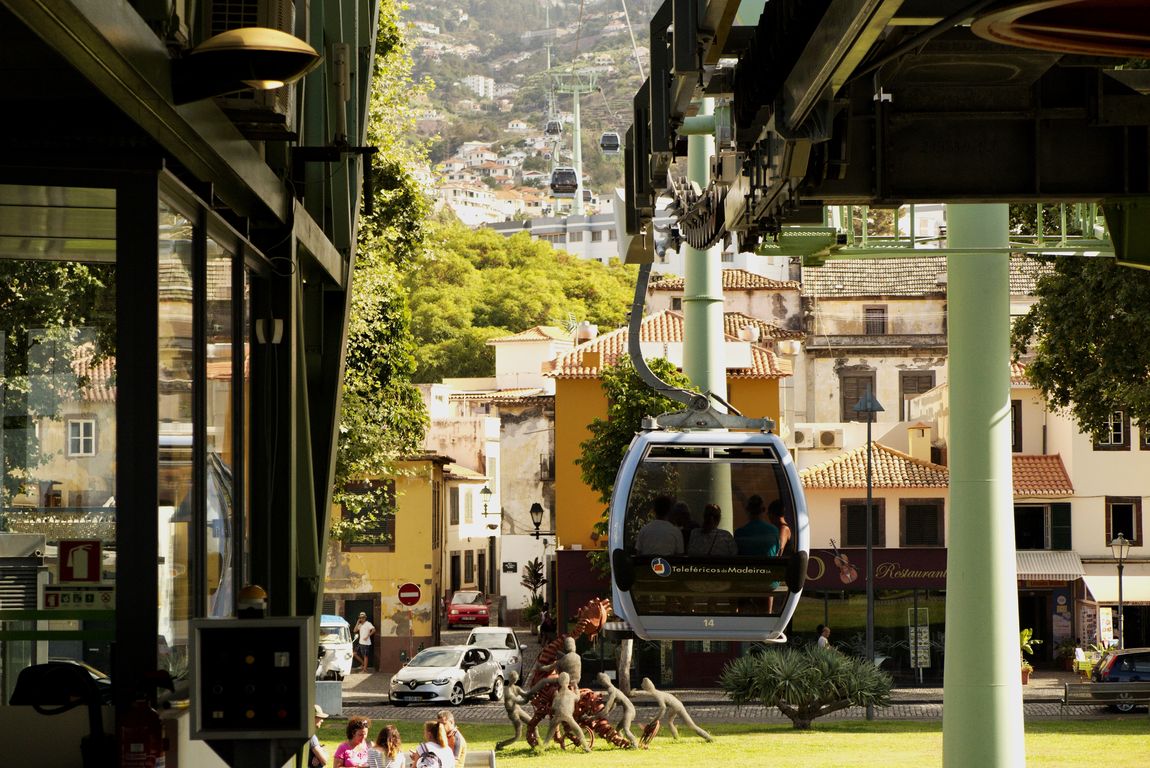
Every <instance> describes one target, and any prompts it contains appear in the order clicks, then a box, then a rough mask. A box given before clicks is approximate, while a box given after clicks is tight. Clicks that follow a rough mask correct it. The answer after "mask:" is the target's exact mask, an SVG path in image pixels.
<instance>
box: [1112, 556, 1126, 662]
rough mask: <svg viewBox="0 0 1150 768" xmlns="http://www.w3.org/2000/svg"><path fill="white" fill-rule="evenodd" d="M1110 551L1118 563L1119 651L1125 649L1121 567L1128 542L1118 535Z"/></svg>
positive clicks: (1124, 560)
mask: <svg viewBox="0 0 1150 768" xmlns="http://www.w3.org/2000/svg"><path fill="white" fill-rule="evenodd" d="M1110 550H1111V551H1112V552H1113V553H1114V559H1115V560H1117V561H1118V647H1119V648H1120V649H1121V648H1125V647H1126V642H1125V637H1124V636H1123V634H1122V566H1123V565H1124V564H1125V562H1126V555H1128V554H1129V553H1130V541H1129V540H1128V539H1127V538H1126V537H1125V536H1124V535H1123V534H1121V533H1120V534H1118V536H1117V537H1116V538H1115V539H1114V541H1112V542H1110Z"/></svg>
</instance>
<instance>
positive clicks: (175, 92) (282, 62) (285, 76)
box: [172, 27, 323, 104]
mask: <svg viewBox="0 0 1150 768" xmlns="http://www.w3.org/2000/svg"><path fill="white" fill-rule="evenodd" d="M321 61H323V57H322V56H320V55H319V54H318V53H316V50H315V49H314V48H312V47H311V46H310V45H308V44H307V43H305V42H304V41H303V40H300V39H299V38H298V37H294V36H292V35H289V34H288V33H287V32H281V31H280V30H278V29H269V28H267V27H242V28H240V29H229V30H228V31H227V32H221V33H220V34H218V35H215V36H214V37H210V38H208V39H207V40H205V41H204V42H202V43H200V44H199V45H197V46H196V47H195V48H193V49H192V50H191V51H189V52H188V54H187V56H185V57H184V58H182V59H176V60H175V61H173V62H172V100H173V101H174V102H175V103H176V104H187V103H188V102H191V101H199V100H200V99H207V98H210V97H212V96H222V95H223V94H225V93H231V92H233V91H242V90H244V89H245V88H254V89H256V90H262V91H267V90H272V89H274V88H282V87H283V86H285V85H287V84H289V83H294V82H295V81H296V80H299V79H300V78H301V77H303V76H304V75H306V74H307V73H308V72H311V71H312V70H313V69H315V68H316V67H318V66H319V65H320V62H321Z"/></svg>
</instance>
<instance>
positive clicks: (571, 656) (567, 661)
mask: <svg viewBox="0 0 1150 768" xmlns="http://www.w3.org/2000/svg"><path fill="white" fill-rule="evenodd" d="M539 671H541V672H555V673H559V672H566V673H567V674H568V675H569V676H570V677H571V684H572V685H574V686H575V687H576V688H578V687H579V679H580V678H581V677H582V675H583V658H582V657H581V656H580V655H579V654H577V653H576V652H575V638H573V637H571V636H567V637H565V638H564V639H563V653H561V654H559V655H558V656H556V657H555V661H553V662H551V663H550V664H541V665H539Z"/></svg>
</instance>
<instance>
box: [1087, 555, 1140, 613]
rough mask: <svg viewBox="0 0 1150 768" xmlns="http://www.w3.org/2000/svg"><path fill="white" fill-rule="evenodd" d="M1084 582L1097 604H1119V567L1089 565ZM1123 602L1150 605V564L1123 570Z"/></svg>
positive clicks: (1102, 564)
mask: <svg viewBox="0 0 1150 768" xmlns="http://www.w3.org/2000/svg"><path fill="white" fill-rule="evenodd" d="M1085 568H1086V573H1085V575H1083V577H1082V580H1083V581H1085V582H1086V588H1087V589H1088V590H1090V595H1091V596H1092V597H1093V598H1094V600H1095V602H1098V603H1106V604H1111V605H1117V604H1118V565H1117V563H1115V564H1114V565H1110V564H1108V563H1087V564H1086V566H1085ZM1122 602H1123V603H1126V604H1130V603H1150V563H1131V564H1130V565H1127V566H1125V567H1124V568H1123V569H1122Z"/></svg>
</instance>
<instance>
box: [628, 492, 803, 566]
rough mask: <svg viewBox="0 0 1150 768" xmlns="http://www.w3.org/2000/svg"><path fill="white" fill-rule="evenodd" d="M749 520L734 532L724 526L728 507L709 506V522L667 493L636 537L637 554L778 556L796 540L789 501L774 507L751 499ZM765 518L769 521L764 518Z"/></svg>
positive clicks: (657, 499) (705, 510)
mask: <svg viewBox="0 0 1150 768" xmlns="http://www.w3.org/2000/svg"><path fill="white" fill-rule="evenodd" d="M745 511H746V516H747V522H746V523H744V524H743V525H741V526H739V527H738V528H736V529H735V531H734V533H732V532H731V531H728V530H726V529H725V528H722V527H721V526H720V521H721V520H722V517H723V512H722V509H720V508H719V505H717V504H707V505H705V506H704V507H703V524H702V525H701V526H700V525H698V524H697V523H696V522H695V521H694V519H693V518H692V516H691V510H690V508H689V507H688V506H687V504H686V502H683V501H675V500H674V499H673V498H671V497H670V496H667V495H660V496H656V497H655V498H654V499H653V500H652V501H651V519H650V520H649V521H648V522H647V523H645V524H644V525H643V527H642V528H641V529H640V530H639V534H638V536H636V537H635V553H636V554H639V555H657V556H661V557H673V556H675V555H682V554H686V555H688V556H692V557H727V556H735V555H747V556H751V557H777V556H779V555H782V554H783V553H784V552H785V551H786V550H787V547H788V546H789V545H790V542H791V527H790V525H789V524H788V523H787V521H786V517H785V516H784V515H783V502H782V500H781V499H775V500H774V501H772V502H771V504H770V506H766V505H764V503H763V498H762V497H761V496H759V495H758V494H756V495H754V496H751V497H750V498H749V499H747V503H746V508H745ZM764 518H765V519H764Z"/></svg>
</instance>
